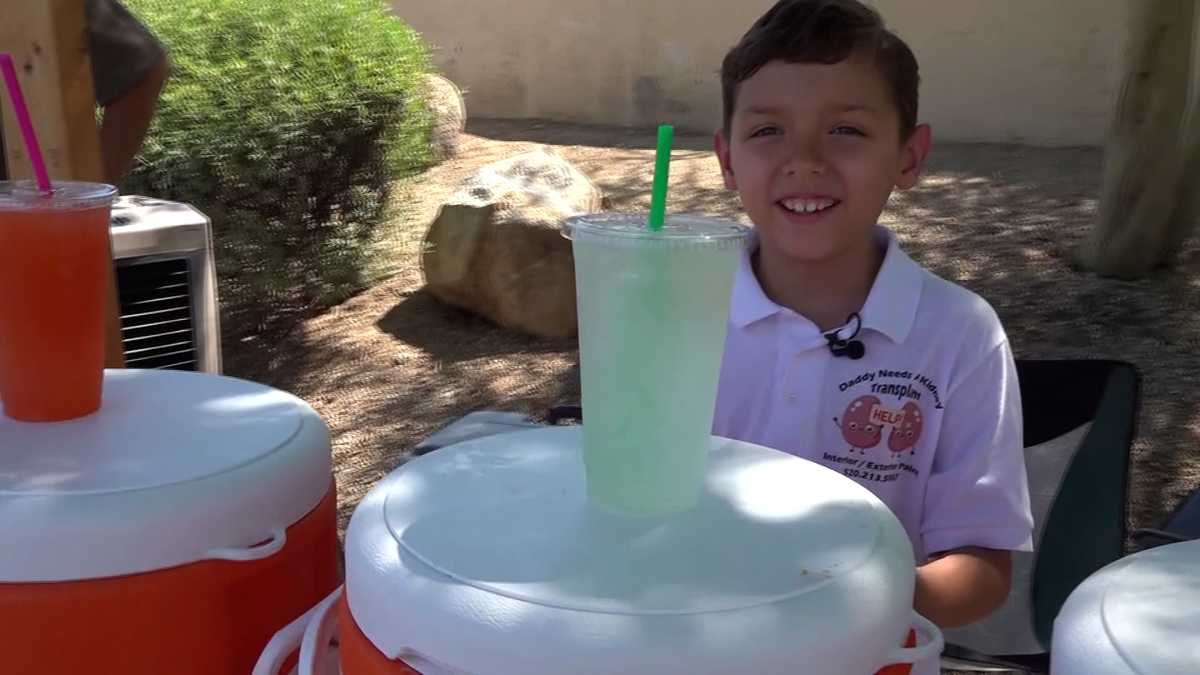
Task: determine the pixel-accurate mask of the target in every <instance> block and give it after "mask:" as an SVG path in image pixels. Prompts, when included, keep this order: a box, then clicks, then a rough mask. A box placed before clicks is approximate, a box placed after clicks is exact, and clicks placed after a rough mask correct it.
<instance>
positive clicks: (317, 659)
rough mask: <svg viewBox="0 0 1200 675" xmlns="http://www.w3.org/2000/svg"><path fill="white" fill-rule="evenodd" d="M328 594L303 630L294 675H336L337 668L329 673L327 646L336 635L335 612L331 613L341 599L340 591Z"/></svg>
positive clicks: (339, 588) (314, 609) (340, 588)
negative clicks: (298, 661)
mask: <svg viewBox="0 0 1200 675" xmlns="http://www.w3.org/2000/svg"><path fill="white" fill-rule="evenodd" d="M343 588H344V586H339V587H338V589H337V590H336V591H334V592H332V593H330V594H329V597H327V598H325V599H324V600H322V601H321V602H320V604H318V605H317V606H316V607H314V608H313V615H312V618H311V620H310V621H309V622H308V626H307V627H305V629H304V637H303V638H302V639H301V641H300V663H299V664H298V665H297V672H296V675H338V670H339V669H338V668H336V667H334V668H333V670H332V672H330V669H329V665H330V663H329V662H330V658H329V645H330V644H331V643H332V642H333V637H334V635H336V634H337V616H338V615H337V612H335V611H333V610H334V607H336V606H337V603H338V600H340V599H341V597H342V589H343Z"/></svg>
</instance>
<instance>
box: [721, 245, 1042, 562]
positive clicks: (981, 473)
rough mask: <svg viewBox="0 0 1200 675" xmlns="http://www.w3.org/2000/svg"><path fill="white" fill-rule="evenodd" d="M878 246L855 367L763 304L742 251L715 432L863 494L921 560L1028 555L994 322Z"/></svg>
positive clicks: (1023, 499)
mask: <svg viewBox="0 0 1200 675" xmlns="http://www.w3.org/2000/svg"><path fill="white" fill-rule="evenodd" d="M878 236H879V240H880V245H881V246H886V247H887V253H886V256H885V258H884V261H883V265H882V266H881V267H880V270H879V273H878V275H877V276H876V278H875V283H874V284H873V285H872V288H871V292H870V294H869V295H868V297H867V301H866V303H865V304H864V305H863V308H862V310H861V312H860V314H861V317H862V330H861V332H860V333H859V335H858V338H857V339H859V340H861V341H862V342H863V345H864V346H865V348H866V354H865V355H864V356H863V358H861V359H859V360H852V359H850V358H847V357H840V358H835V357H834V356H833V355H832V354H831V353H830V350H829V348H828V343H827V341H826V340H825V337H824V336H823V335H822V333H821V331H820V330H819V329H818V328H817V326H816V324H814V323H813V322H812V321H810V320H808V319H807V318H805V317H803V316H800V315H799V314H796V313H795V312H793V311H791V310H789V309H786V308H784V307H781V306H779V305H777V304H775V303H774V302H772V301H771V300H770V299H769V298H768V297H767V296H766V294H764V293H763V290H762V287H761V286H760V285H759V283H758V279H757V278H756V277H755V274H754V270H753V267H752V266H751V263H750V255H751V251H747V253H746V254H745V255H744V257H743V260H742V263H741V266H740V267H739V269H738V272H737V277H736V280H735V282H734V291H733V305H732V310H731V312H730V319H729V334H728V338H727V340H726V344H725V356H724V359H723V361H722V364H721V380H720V386H719V391H718V395H717V407H716V416H715V418H714V425H713V433H715V434H717V435H719V436H726V437H729V438H735V439H738V440H742V441H747V442H751V443H757V444H760V445H765V446H767V447H771V448H775V449H778V450H783V451H785V452H788V453H791V454H793V455H796V456H798V457H803V458H805V459H809V460H812V461H814V462H817V463H820V464H822V465H824V466H827V467H829V468H831V469H834V470H836V471H838V472H839V473H842V474H844V475H846V476H849V477H850V478H852V479H853V480H855V481H857V482H858V483H860V484H861V485H863V486H865V487H867V488H868V489H870V490H871V492H873V493H875V494H876V495H877V496H878V497H879V498H880V499H882V500H883V501H884V502H885V503H886V504H887V505H888V506H889V507H891V509H892V511H893V512H894V513H895V514H896V516H897V517H898V518H899V519H900V522H901V523H903V524H904V528H905V530H907V532H908V536H909V539H910V540H911V541H912V545H913V552H914V554H915V555H916V559H917V562H918V564H920V563H922V562H924V561H926V560H927V559H928V557H929V556H930V555H931V554H934V553H938V552H942V551H947V550H950V549H955V548H960V547H964V546H982V547H987V548H995V549H1008V550H1023V551H1028V550H1032V528H1033V518H1032V516H1031V514H1030V507H1029V489H1028V484H1027V479H1026V474H1025V459H1024V452H1023V449H1022V448H1023V439H1022V422H1021V401H1020V390H1019V387H1018V386H1017V376H1016V369H1015V365H1014V363H1013V356H1012V352H1011V350H1010V348H1009V344H1008V339H1007V337H1006V336H1005V333H1004V329H1003V328H1002V327H1001V325H1000V320H999V318H998V317H997V316H996V313H995V311H994V310H993V309H992V308H991V306H990V305H988V304H987V302H985V301H984V300H983V299H982V298H980V297H979V296H977V295H975V294H974V293H972V292H970V291H968V290H966V289H964V288H962V287H960V286H957V285H955V284H953V283H950V282H948V281H945V280H944V279H941V278H939V277H937V276H935V275H933V274H932V273H930V272H928V271H927V270H925V269H923V268H921V267H920V266H918V265H917V264H916V263H914V262H913V261H912V259H911V258H909V257H908V256H907V255H906V254H905V253H904V252H903V251H902V250H900V247H899V246H898V245H897V242H896V239H895V236H894V235H892V233H891V232H889V231H888V230H886V229H884V228H882V227H880V228H879V229H878ZM754 246H756V244H755V245H753V246H752V247H751V248H753V247H754ZM843 335H844V336H845V334H843Z"/></svg>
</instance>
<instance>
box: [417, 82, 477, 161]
mask: <svg viewBox="0 0 1200 675" xmlns="http://www.w3.org/2000/svg"><path fill="white" fill-rule="evenodd" d="M421 86H422V89H423V92H422V93H423V94H424V97H425V104H426V105H428V106H429V111H430V113H431V114H432V115H433V126H432V128H431V129H430V131H429V147H430V149H431V150H432V151H433V156H434V158H435V159H436V160H438V161H442V160H445V159H449V158H451V157H453V156H454V155H455V153H457V152H458V139H459V134H461V133H462V132H463V131H464V130H466V128H467V105H466V103H465V102H464V101H463V96H462V92H461V91H459V89H458V87H457V86H456V85H455V84H454V83H453V82H451V81H450V80H447V79H446V78H444V77H442V76H441V75H435V74H432V73H430V74H427V75H425V76H424V79H423V80H422V84H421Z"/></svg>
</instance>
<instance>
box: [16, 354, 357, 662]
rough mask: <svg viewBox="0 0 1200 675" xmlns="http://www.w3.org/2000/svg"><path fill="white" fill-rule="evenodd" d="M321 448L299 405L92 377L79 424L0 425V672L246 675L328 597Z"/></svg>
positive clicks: (132, 373) (325, 474) (250, 391)
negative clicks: (94, 408) (96, 396)
mask: <svg viewBox="0 0 1200 675" xmlns="http://www.w3.org/2000/svg"><path fill="white" fill-rule="evenodd" d="M335 507H336V494H335V490H334V484H333V480H332V473H331V465H330V445H329V433H328V429H327V428H326V426H325V424H324V423H323V422H322V421H321V419H320V417H319V416H318V415H317V414H316V413H315V412H314V411H313V410H312V408H310V407H309V406H308V405H307V404H305V403H304V402H303V401H301V400H300V399H298V398H296V397H294V396H291V395H289V394H286V393H283V392H280V391H277V390H274V389H271V388H268V387H264V386H261V385H258V384H253V383H250V382H246V381H242V380H237V379H232V378H227V377H218V376H212V375H203V374H197V373H183V372H175V371H144V370H142V371H139V370H118V371H108V372H106V374H105V381H104V403H103V406H102V408H101V410H100V411H99V412H98V413H96V414H94V415H91V416H88V417H84V418H81V419H77V420H72V421H68V422H60V423H53V424H28V423H21V422H15V421H12V420H10V419H8V418H6V417H3V416H2V415H0V672H3V673H14V674H17V673H19V674H22V675H24V674H26V673H28V674H35V673H36V674H37V675H68V674H70V675H77V674H80V673H104V674H106V675H107V674H110V673H111V674H112V675H166V674H170V675H246V673H249V672H250V671H251V669H252V668H253V666H254V663H255V660H256V659H257V657H258V654H259V653H260V652H261V651H262V649H263V647H264V646H265V645H266V644H267V642H268V641H269V640H270V638H271V636H272V635H273V634H274V633H275V632H276V631H278V630H279V629H280V628H281V627H283V626H285V625H286V624H287V623H288V622H290V621H292V620H293V619H294V618H295V617H296V616H297V615H298V614H300V613H302V612H303V611H305V610H306V609H308V608H309V607H311V606H312V605H313V604H314V603H316V602H318V601H319V600H320V599H321V598H323V597H326V596H327V595H328V594H329V593H330V592H332V591H333V590H334V589H335V588H337V586H338V584H339V583H340V575H339V571H338V560H337V556H338V546H337V525H336V510H335Z"/></svg>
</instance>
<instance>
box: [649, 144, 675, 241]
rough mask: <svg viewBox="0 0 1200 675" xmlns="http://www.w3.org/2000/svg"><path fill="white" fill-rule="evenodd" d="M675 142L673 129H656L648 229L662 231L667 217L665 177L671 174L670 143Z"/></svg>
mask: <svg viewBox="0 0 1200 675" xmlns="http://www.w3.org/2000/svg"><path fill="white" fill-rule="evenodd" d="M674 140H675V127H673V126H671V125H670V124H663V125H661V126H659V127H658V151H657V153H656V154H655V157H654V188H653V190H652V191H651V193H650V229H651V230H653V231H655V232H657V231H659V230H661V229H662V227H663V222H664V220H665V219H666V217H667V177H668V175H669V174H670V172H671V143H672V142H673V141H674Z"/></svg>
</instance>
